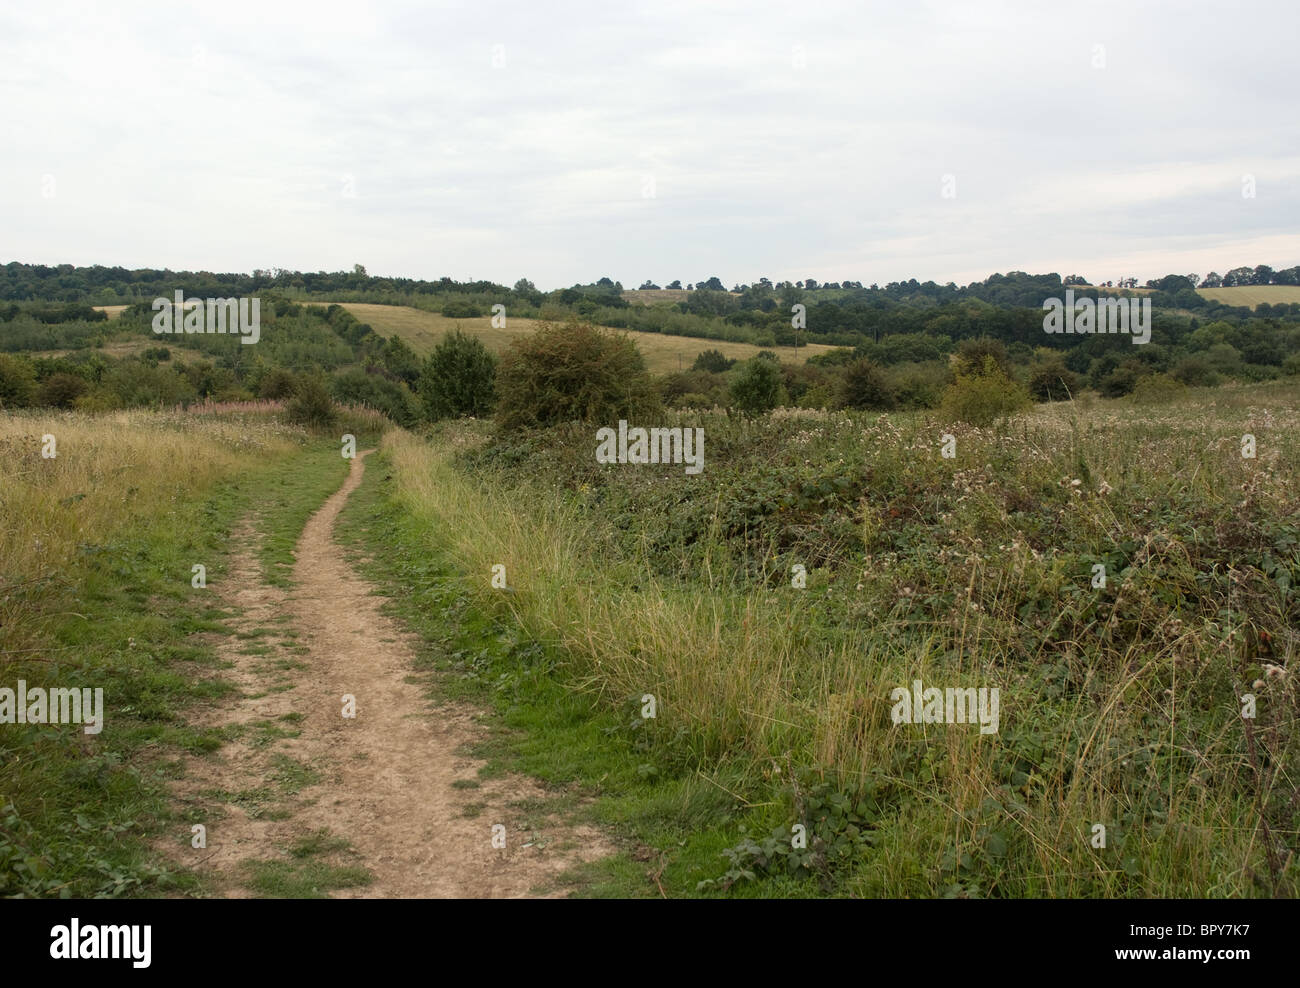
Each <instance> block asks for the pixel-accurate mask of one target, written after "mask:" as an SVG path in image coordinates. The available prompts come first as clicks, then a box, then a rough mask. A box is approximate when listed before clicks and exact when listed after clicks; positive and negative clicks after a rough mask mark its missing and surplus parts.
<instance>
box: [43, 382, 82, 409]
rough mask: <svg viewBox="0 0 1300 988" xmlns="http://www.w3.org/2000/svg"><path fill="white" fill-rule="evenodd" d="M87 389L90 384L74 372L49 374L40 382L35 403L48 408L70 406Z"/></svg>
mask: <svg viewBox="0 0 1300 988" xmlns="http://www.w3.org/2000/svg"><path fill="white" fill-rule="evenodd" d="M89 390H90V385H89V384H88V383H87V382H86V379H85V378H84V377H78V376H77V375H76V374H51V375H50V376H49V377H47V378H46V379H45V380H44V381H42V382H41V386H40V389H39V390H38V391H37V396H36V403H37V404H38V405H46V406H48V407H50V408H71V407H72V406H73V403H75V402H76V400H77V399H78V398H80V397H81V396H82V395H84V394H85V393H86V392H87V391H89Z"/></svg>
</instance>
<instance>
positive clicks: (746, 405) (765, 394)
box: [731, 354, 781, 415]
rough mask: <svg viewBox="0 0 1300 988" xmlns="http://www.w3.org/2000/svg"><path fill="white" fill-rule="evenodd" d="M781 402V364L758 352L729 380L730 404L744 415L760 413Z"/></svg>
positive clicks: (768, 410)
mask: <svg viewBox="0 0 1300 988" xmlns="http://www.w3.org/2000/svg"><path fill="white" fill-rule="evenodd" d="M780 403H781V365H780V364H779V363H777V362H776V361H775V360H771V359H769V358H767V357H764V356H763V355H762V354H759V355H758V356H756V357H751V358H750V359H749V360H747V361H745V363H744V364H743V365H742V366H741V368H740V373H739V374H737V375H736V378H735V380H733V381H732V382H731V404H732V406H733V407H735V408H736V409H737V410H738V411H740V412H743V413H744V414H745V415H762V414H763V413H764V412H770V411H771V410H772V409H774V408H775V407H776V406H777V405H779V404H780Z"/></svg>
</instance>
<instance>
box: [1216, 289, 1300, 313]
mask: <svg viewBox="0 0 1300 988" xmlns="http://www.w3.org/2000/svg"><path fill="white" fill-rule="evenodd" d="M1196 293H1197V294H1198V295H1200V296H1201V298H1206V299H1209V300H1210V301H1211V302H1222V303H1223V304H1224V305H1249V306H1250V307H1251V308H1252V309H1253V308H1254V307H1255V306H1257V305H1259V304H1261V303H1262V302H1267V303H1268V304H1269V305H1276V304H1277V303H1279V302H1287V303H1290V302H1300V285H1243V286H1241V287H1239V288H1198V289H1196Z"/></svg>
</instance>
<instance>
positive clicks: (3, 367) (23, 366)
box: [0, 353, 36, 408]
mask: <svg viewBox="0 0 1300 988" xmlns="http://www.w3.org/2000/svg"><path fill="white" fill-rule="evenodd" d="M35 398H36V369H35V368H34V367H33V366H32V363H31V361H30V360H28V359H27V358H26V357H14V356H11V355H10V354H7V353H0V408H26V407H27V406H28V405H30V404H31V403H32V402H33V401H34V400H35Z"/></svg>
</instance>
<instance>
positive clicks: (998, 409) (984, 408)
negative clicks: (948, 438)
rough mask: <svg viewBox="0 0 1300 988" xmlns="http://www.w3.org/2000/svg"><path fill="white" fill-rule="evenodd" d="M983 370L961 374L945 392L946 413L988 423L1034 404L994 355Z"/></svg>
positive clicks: (987, 424) (979, 422) (972, 423)
mask: <svg viewBox="0 0 1300 988" xmlns="http://www.w3.org/2000/svg"><path fill="white" fill-rule="evenodd" d="M981 371H982V372H981V373H979V374H964V373H958V374H957V380H956V381H955V382H954V383H953V384H952V385H950V386H949V387H948V389H947V390H946V391H945V392H944V393H943V405H942V408H943V413H944V415H946V416H948V417H949V418H954V419H957V420H959V421H962V422H969V423H970V424H971V425H978V426H985V427H987V426H990V425H992V424H993V423H994V422H996V421H997V420H998V419H1000V418H1005V417H1007V416H1008V415H1012V414H1014V413H1016V412H1018V411H1020V410H1021V409H1023V408H1026V407H1027V406H1028V405H1029V404H1030V401H1029V393H1028V392H1027V391H1026V390H1025V388H1024V386H1023V385H1021V384H1019V383H1017V382H1016V381H1013V380H1011V378H1010V377H1008V376H1007V375H1006V374H1005V373H1004V372H1003V371H1002V370H1001V368H999V367H998V364H997V361H996V359H995V358H994V357H993V356H992V355H985V358H984V364H983V366H982V368H981Z"/></svg>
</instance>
